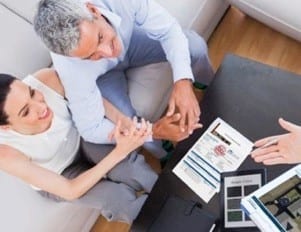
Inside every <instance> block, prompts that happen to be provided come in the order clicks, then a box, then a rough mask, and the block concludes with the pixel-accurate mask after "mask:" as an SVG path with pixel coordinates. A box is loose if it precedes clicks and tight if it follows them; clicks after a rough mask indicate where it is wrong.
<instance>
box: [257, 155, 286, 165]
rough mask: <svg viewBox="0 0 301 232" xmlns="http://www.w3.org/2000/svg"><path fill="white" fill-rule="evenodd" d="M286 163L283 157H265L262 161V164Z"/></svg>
mask: <svg viewBox="0 0 301 232" xmlns="http://www.w3.org/2000/svg"><path fill="white" fill-rule="evenodd" d="M284 163H287V162H286V160H285V159H284V158H283V157H279V156H278V157H275V158H272V159H266V160H264V161H263V164H265V165H274V164H284Z"/></svg>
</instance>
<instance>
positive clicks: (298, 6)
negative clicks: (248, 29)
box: [228, 0, 301, 42]
mask: <svg viewBox="0 0 301 232" xmlns="http://www.w3.org/2000/svg"><path fill="white" fill-rule="evenodd" d="M228 1H229V3H231V5H233V6H235V7H237V8H239V9H240V10H241V11H243V12H244V13H246V14H248V15H250V16H251V17H253V18H255V19H257V20H258V21H260V22H262V23H264V24H266V25H267V26H270V27H272V28H274V29H275V30H277V31H279V32H282V33H283V34H285V35H288V36H290V37H292V38H294V39H296V40H298V41H300V42H301V14H300V10H301V1H300V0H290V1H283V0H228Z"/></svg>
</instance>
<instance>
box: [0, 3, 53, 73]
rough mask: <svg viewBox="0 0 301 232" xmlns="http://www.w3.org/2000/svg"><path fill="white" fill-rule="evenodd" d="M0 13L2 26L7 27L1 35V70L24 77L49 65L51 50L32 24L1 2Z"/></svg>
mask: <svg viewBox="0 0 301 232" xmlns="http://www.w3.org/2000/svg"><path fill="white" fill-rule="evenodd" d="M0 15H1V18H2V20H0V28H5V33H1V36H0V51H1V54H2V55H1V56H0V67H1V72H6V73H10V74H13V75H16V76H17V77H24V76H25V75H27V74H28V73H33V72H34V71H36V70H38V69H40V68H43V67H48V66H49V65H50V64H51V58H50V55H49V52H48V50H47V49H46V48H45V47H44V45H43V44H42V42H41V41H40V39H39V38H38V36H37V35H36V34H35V33H34V31H33V27H32V25H31V24H29V23H28V22H27V21H25V20H24V19H22V18H21V17H19V16H17V15H16V14H15V13H13V12H12V11H11V10H9V9H8V8H6V7H5V6H3V5H1V4H0ZM2 32H4V31H2ZM3 54H5V55H3Z"/></svg>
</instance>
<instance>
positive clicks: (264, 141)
mask: <svg viewBox="0 0 301 232" xmlns="http://www.w3.org/2000/svg"><path fill="white" fill-rule="evenodd" d="M278 137H279V136H278V135H276V136H269V137H266V138H263V139H259V140H257V141H255V143H254V146H255V147H261V146H264V145H265V144H267V143H268V142H270V141H273V140H275V139H276V138H278Z"/></svg>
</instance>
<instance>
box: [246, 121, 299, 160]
mask: <svg viewBox="0 0 301 232" xmlns="http://www.w3.org/2000/svg"><path fill="white" fill-rule="evenodd" d="M279 124H280V125H281V127H282V128H283V129H285V130H287V131H288V132H289V133H287V134H283V135H278V136H271V137H267V138H264V139H261V140H258V141H256V142H255V146H256V147H258V148H257V149H256V150H254V151H253V152H252V153H251V155H252V158H253V159H254V160H255V161H256V162H263V163H264V164H266V165H273V164H285V163H289V164H293V163H300V162H301V127H300V126H297V125H295V124H293V123H290V122H288V121H285V120H283V119H282V118H280V119H279ZM273 140H276V141H277V143H275V144H273V145H271V146H267V147H264V145H265V144H267V143H269V142H270V141H273Z"/></svg>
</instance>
